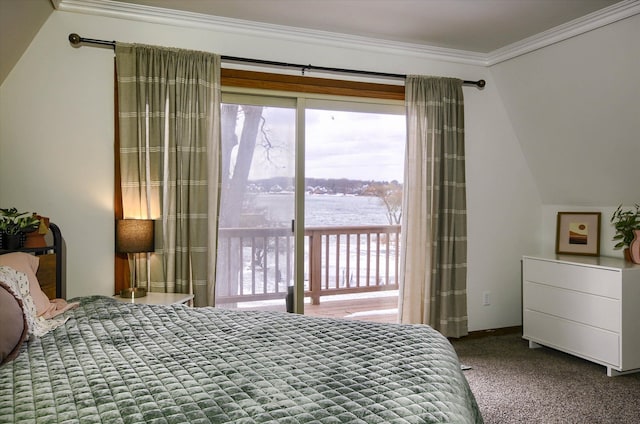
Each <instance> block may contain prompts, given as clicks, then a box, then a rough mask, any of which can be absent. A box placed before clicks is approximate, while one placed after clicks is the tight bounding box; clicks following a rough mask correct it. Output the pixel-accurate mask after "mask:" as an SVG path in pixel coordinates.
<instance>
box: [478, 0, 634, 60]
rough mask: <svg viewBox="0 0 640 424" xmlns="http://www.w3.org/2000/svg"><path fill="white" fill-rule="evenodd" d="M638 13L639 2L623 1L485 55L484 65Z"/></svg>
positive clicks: (510, 57) (516, 55)
mask: <svg viewBox="0 0 640 424" xmlns="http://www.w3.org/2000/svg"><path fill="white" fill-rule="evenodd" d="M639 13H640V0H625V1H621V2H619V3H616V4H613V5H611V6H609V7H605V8H604V9H601V10H598V11H596V12H593V13H590V14H588V15H585V16H583V17H581V18H578V19H574V20H573V21H569V22H567V23H565V24H562V25H558V26H557V27H554V28H551V29H549V30H547V31H544V32H541V33H539V34H536V35H534V36H531V37H528V38H525V39H523V40H520V41H518V42H515V43H513V44H509V45H508V46H505V47H502V48H500V49H497V50H494V51H492V52H491V53H489V54H488V55H487V58H486V65H487V66H492V65H495V64H498V63H500V62H504V61H506V60H509V59H513V58H515V57H518V56H522V55H524V54H526V53H530V52H533V51H535V50H538V49H541V48H543V47H547V46H550V45H552V44H556V43H559V42H561V41H564V40H568V39H569V38H572V37H575V36H577V35H580V34H584V33H586V32H589V31H592V30H594V29H598V28H600V27H603V26H605V25H609V24H612V23H614V22H617V21H620V20H622V19H626V18H629V17H631V16H634V15H637V14H639Z"/></svg>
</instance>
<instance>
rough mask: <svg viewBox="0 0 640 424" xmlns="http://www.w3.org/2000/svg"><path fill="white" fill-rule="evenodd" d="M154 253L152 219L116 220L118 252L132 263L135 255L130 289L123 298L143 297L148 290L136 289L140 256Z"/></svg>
mask: <svg viewBox="0 0 640 424" xmlns="http://www.w3.org/2000/svg"><path fill="white" fill-rule="evenodd" d="M153 251H154V228H153V220H152V219H118V220H116V252H118V253H126V254H127V256H128V258H129V260H130V262H131V256H132V255H133V267H132V269H131V280H130V282H129V288H128V289H124V290H122V291H121V292H120V296H121V297H130V298H135V297H143V296H146V295H147V289H146V288H143V287H135V284H136V270H137V268H138V254H139V253H146V252H153Z"/></svg>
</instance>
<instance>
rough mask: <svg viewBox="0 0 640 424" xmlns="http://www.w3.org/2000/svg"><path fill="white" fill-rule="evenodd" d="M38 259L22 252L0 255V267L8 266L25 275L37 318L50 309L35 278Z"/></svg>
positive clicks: (46, 298) (45, 296)
mask: <svg viewBox="0 0 640 424" xmlns="http://www.w3.org/2000/svg"><path fill="white" fill-rule="evenodd" d="M39 264H40V259H39V258H38V257H37V256H35V255H30V254H29V253H24V252H13V253H7V254H4V255H0V266H8V267H9V268H13V269H15V270H16V271H18V272H22V273H24V274H26V275H27V279H28V280H29V292H30V293H31V297H32V298H33V303H34V304H35V306H36V313H37V314H38V316H40V315H42V314H44V313H45V312H47V311H48V310H49V309H50V308H51V304H50V303H49V298H48V297H47V295H46V294H44V292H43V291H42V289H41V288H40V283H39V282H38V278H37V277H36V271H37V270H38V265H39Z"/></svg>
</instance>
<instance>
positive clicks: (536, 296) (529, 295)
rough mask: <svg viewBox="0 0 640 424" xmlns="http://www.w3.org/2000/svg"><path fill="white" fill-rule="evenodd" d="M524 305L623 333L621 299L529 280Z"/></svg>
mask: <svg viewBox="0 0 640 424" xmlns="http://www.w3.org/2000/svg"><path fill="white" fill-rule="evenodd" d="M522 290H523V292H522V294H523V307H524V309H525V310H532V311H537V312H542V313H545V314H549V315H553V316H556V317H559V318H564V319H568V320H571V321H576V322H579V323H583V324H587V325H590V326H594V327H598V328H602V329H605V330H609V331H613V332H616V333H619V332H620V331H621V324H620V318H621V309H620V307H621V305H620V304H621V301H620V300H617V299H612V298H610V297H602V296H596V295H592V294H588V293H584V292H579V291H573V290H567V289H563V288H558V287H552V286H547V285H545V284H538V283H532V282H531V281H525V282H524V285H523V288H522Z"/></svg>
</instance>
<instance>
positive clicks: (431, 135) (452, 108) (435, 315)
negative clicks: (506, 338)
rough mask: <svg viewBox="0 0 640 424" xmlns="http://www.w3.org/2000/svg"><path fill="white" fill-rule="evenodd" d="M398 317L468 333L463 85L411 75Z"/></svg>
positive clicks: (447, 332) (449, 333)
mask: <svg viewBox="0 0 640 424" xmlns="http://www.w3.org/2000/svg"><path fill="white" fill-rule="evenodd" d="M405 99H406V100H405V101H406V107H407V147H406V162H405V180H404V196H403V213H402V238H401V252H400V295H399V315H400V321H401V322H403V323H422V324H429V325H430V326H432V327H433V328H435V329H436V330H438V331H440V332H441V333H442V334H444V335H445V336H447V337H461V336H464V335H466V334H467V332H468V326H467V294H466V293H467V220H466V217H467V211H466V188H465V155H464V101H463V95H462V81H461V80H458V79H453V78H434V77H422V76H409V77H408V78H407V80H406V95H405Z"/></svg>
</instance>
